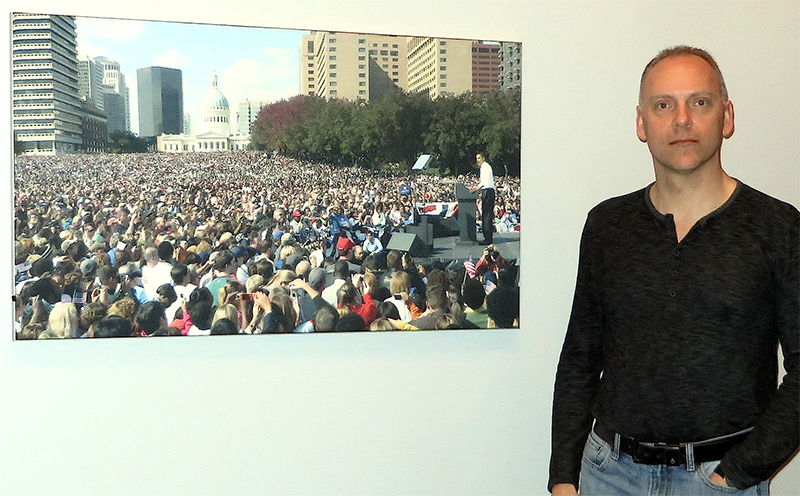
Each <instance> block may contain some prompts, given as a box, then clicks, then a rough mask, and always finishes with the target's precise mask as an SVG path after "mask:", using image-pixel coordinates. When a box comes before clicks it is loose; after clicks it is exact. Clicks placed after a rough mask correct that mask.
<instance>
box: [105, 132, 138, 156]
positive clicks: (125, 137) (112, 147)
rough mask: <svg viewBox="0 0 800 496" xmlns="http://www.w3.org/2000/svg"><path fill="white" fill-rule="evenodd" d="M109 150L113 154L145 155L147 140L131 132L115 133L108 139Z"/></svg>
mask: <svg viewBox="0 0 800 496" xmlns="http://www.w3.org/2000/svg"><path fill="white" fill-rule="evenodd" d="M108 150H109V151H110V152H111V153H145V152H147V140H145V139H143V138H140V137H138V136H136V135H135V134H133V133H132V132H130V131H114V132H113V133H111V135H110V136H109V137H108Z"/></svg>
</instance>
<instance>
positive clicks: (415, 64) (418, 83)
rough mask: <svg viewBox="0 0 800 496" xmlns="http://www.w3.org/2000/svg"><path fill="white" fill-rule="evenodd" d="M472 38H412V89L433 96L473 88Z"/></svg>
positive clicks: (409, 64) (456, 93)
mask: <svg viewBox="0 0 800 496" xmlns="http://www.w3.org/2000/svg"><path fill="white" fill-rule="evenodd" d="M472 44H473V42H472V41H471V40H454V39H445V38H425V37H420V36H415V37H413V38H408V44H407V46H408V90H409V91H411V92H414V93H420V92H424V93H427V94H428V96H430V97H431V98H436V97H438V96H442V95H460V94H462V93H465V92H468V91H472Z"/></svg>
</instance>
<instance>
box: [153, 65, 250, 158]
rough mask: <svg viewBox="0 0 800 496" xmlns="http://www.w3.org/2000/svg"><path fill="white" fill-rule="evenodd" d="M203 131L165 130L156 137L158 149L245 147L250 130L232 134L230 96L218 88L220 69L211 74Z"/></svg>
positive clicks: (181, 151) (224, 148)
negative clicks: (226, 95)
mask: <svg viewBox="0 0 800 496" xmlns="http://www.w3.org/2000/svg"><path fill="white" fill-rule="evenodd" d="M201 131H202V132H201V134H197V135H194V136H192V135H187V134H184V133H181V134H162V135H161V136H159V137H158V139H157V144H158V151H160V152H171V153H183V152H216V151H226V150H246V149H247V147H248V145H249V144H250V134H233V135H232V134H231V110H230V106H229V105H228V99H227V98H225V95H223V94H222V92H221V91H220V90H219V82H218V80H217V73H216V72H214V73H213V74H212V76H211V87H210V88H209V89H208V93H206V96H205V98H204V99H203V119H202V123H201Z"/></svg>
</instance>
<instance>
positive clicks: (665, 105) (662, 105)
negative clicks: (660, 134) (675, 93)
mask: <svg viewBox="0 0 800 496" xmlns="http://www.w3.org/2000/svg"><path fill="white" fill-rule="evenodd" d="M656 108H657V109H659V110H664V109H666V108H669V104H668V103H667V102H658V103H657V104H656Z"/></svg>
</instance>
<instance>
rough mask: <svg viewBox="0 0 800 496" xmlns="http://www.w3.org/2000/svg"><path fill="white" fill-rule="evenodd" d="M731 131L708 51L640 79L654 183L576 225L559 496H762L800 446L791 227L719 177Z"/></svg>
mask: <svg viewBox="0 0 800 496" xmlns="http://www.w3.org/2000/svg"><path fill="white" fill-rule="evenodd" d="M733 131H734V113H733V105H732V103H731V102H730V100H728V95H727V91H726V88H725V83H724V81H723V78H722V74H721V73H720V71H719V68H718V66H717V65H716V63H715V62H714V60H713V59H712V58H711V56H710V55H709V54H708V53H706V52H704V51H702V50H699V49H696V48H691V47H685V46H681V47H675V48H671V49H668V50H665V51H663V52H661V53H660V54H659V55H658V56H657V57H656V58H654V59H653V60H652V61H651V62H650V63H649V64H648V65H647V67H646V68H645V70H644V73H643V74H642V79H641V83H640V93H639V105H638V107H637V118H636V132H637V136H638V137H639V139H640V140H641V141H643V142H645V143H647V145H648V148H649V149H650V153H651V155H652V157H653V164H654V167H655V175H656V180H655V183H653V184H652V185H651V186H649V187H647V188H645V189H643V190H640V191H637V192H635V193H632V194H629V195H625V196H622V197H619V198H614V199H611V200H608V201H606V202H603V203H601V204H600V205H598V206H597V207H595V208H594V209H593V210H592V211H591V212H590V213H589V216H588V219H587V221H586V226H585V227H584V232H583V237H582V240H581V250H580V263H579V268H578V279H577V284H576V288H575V299H574V302H573V310H572V314H571V317H570V323H569V327H568V329H567V335H566V339H565V342H564V348H563V350H562V353H561V360H560V363H559V366H558V372H557V376H556V385H555V394H554V404H553V433H552V456H551V461H550V481H549V485H548V487H549V489H550V490H551V491H552V493H553V495H565V494H571V495H575V494H577V493H576V488H577V487H578V486H579V487H580V491H581V494H582V495H583V496H591V495H593V494H603V495H622V494H626V495H627V494H630V495H644V494H655V493H656V492H657V493H658V494H670V495H699V494H719V493H720V491H722V492H728V493H735V494H767V492H768V490H769V482H768V479H769V478H770V477H771V476H772V475H773V473H774V472H775V471H777V470H778V469H779V468H780V467H781V465H782V464H783V463H785V462H786V461H787V459H789V458H790V457H791V456H792V454H793V452H794V451H795V450H796V449H797V447H798V445H800V441H799V438H800V433H799V432H798V426H799V425H800V419H799V418H798V404H799V403H798V396H799V395H800V391H799V390H798V354H800V351H798V335H799V334H800V333H799V332H798V321H800V317H799V316H798V307H799V306H800V304H799V303H798V300H799V298H798V286H800V282H798V266H799V265H800V255H798V245H800V242H799V241H798V225H799V224H800V214H798V211H797V209H796V208H794V207H792V206H791V205H788V204H786V203H783V202H780V201H778V200H776V199H774V198H771V197H769V196H767V195H764V194H763V193H760V192H758V191H756V190H754V189H752V188H750V187H748V186H746V185H744V184H742V183H740V182H739V181H737V180H735V179H733V178H731V177H730V176H728V175H727V174H726V173H725V171H724V170H723V169H722V166H721V161H720V149H721V146H722V140H723V139H725V138H729V137H730V136H731V135H732V134H733ZM778 343H780V345H781V347H782V349H783V354H784V357H785V362H784V365H785V368H786V372H787V375H786V377H785V378H784V379H783V381H782V383H781V385H780V387H778V389H777V390H776V388H775V386H776V384H777V383H778V375H777V374H778V372H777V368H778V367H777V359H778V358H777V351H776V350H777V348H778ZM593 423H594V426H593ZM587 437H588V439H587ZM584 445H585V447H584ZM582 460H583V461H582ZM719 486H732V487H728V488H725V487H719ZM734 488H735V489H734ZM737 490H739V491H737Z"/></svg>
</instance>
